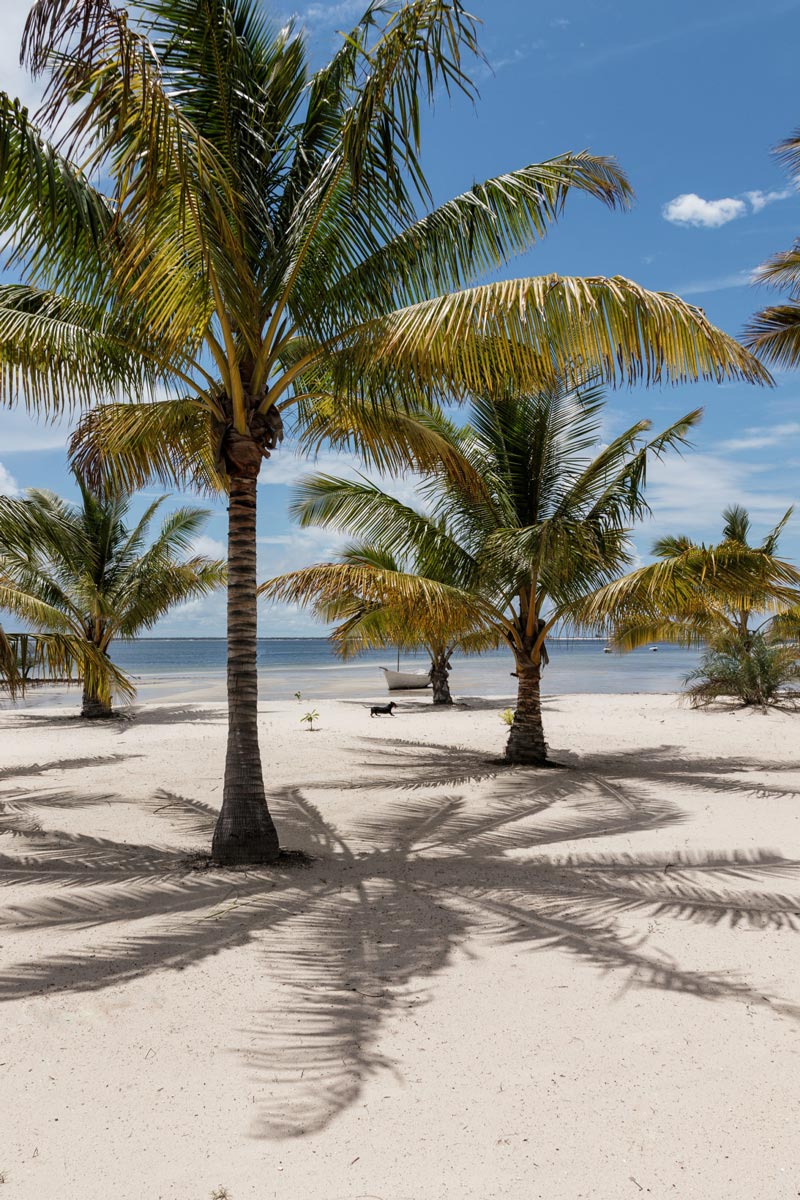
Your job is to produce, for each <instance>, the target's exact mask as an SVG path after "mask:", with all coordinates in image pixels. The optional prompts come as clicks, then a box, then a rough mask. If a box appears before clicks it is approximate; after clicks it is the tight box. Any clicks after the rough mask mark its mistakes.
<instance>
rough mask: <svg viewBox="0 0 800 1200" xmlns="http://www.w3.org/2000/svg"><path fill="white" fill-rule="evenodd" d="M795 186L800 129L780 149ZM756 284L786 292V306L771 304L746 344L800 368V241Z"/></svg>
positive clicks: (799, 173)
mask: <svg viewBox="0 0 800 1200" xmlns="http://www.w3.org/2000/svg"><path fill="white" fill-rule="evenodd" d="M776 153H777V154H778V156H779V157H780V158H781V159H782V161H783V162H784V163H785V164H786V166H787V167H788V169H789V174H790V175H791V177H792V181H793V182H794V183H795V185H797V184H798V182H800V129H796V130H795V131H794V133H793V134H792V135H791V136H790V137H788V138H786V140H785V141H783V142H781V143H780V145H779V146H777V147H776ZM756 281H757V282H760V283H768V284H771V285H772V286H773V287H778V288H786V289H788V292H789V297H788V299H787V300H785V301H784V303H783V304H771V305H769V306H768V307H767V308H763V309H762V310H761V312H759V313H756V315H755V316H754V317H753V318H752V319H751V321H750V323H749V325H748V326H747V329H746V331H745V339H744V340H745V344H746V345H748V346H749V347H750V348H751V349H752V350H754V351H755V352H756V353H757V354H759V355H760V356H761V358H763V359H764V361H765V362H768V363H772V364H774V365H775V366H777V367H797V366H800V239H798V240H796V241H795V243H794V245H793V246H792V248H791V249H790V250H782V251H780V252H779V253H778V254H775V255H773V257H772V258H770V259H768V260H767V261H766V262H765V263H764V264H763V266H762V267H760V268H759V270H758V271H757V272H756Z"/></svg>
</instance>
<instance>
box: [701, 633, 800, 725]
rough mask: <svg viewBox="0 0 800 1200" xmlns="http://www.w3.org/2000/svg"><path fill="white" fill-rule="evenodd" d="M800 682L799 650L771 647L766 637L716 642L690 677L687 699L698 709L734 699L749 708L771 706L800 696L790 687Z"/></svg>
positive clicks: (752, 635)
mask: <svg viewBox="0 0 800 1200" xmlns="http://www.w3.org/2000/svg"><path fill="white" fill-rule="evenodd" d="M797 680H800V659H799V658H798V647H797V646H784V645H780V644H775V643H771V642H770V641H769V640H768V638H767V637H765V636H764V634H763V633H754V634H750V635H749V636H748V637H747V638H741V637H727V638H721V639H719V640H718V641H717V642H715V643H714V644H713V645H712V646H711V647H710V648H709V650H708V651H707V653H706V654H704V656H703V658H702V660H701V662H700V666H699V667H697V668H696V670H694V671H692V672H691V673H690V674H689V675H687V676H686V679H685V683H686V684H687V696H688V697H689V700H690V701H691V703H692V704H693V705H694V706H695V707H700V706H701V705H704V704H711V703H713V701H714V700H718V699H720V698H721V697H724V696H732V697H734V698H736V699H738V700H740V701H741V703H742V704H745V705H758V706H760V707H761V708H763V709H764V711H766V709H767V706H768V705H770V704H776V703H778V702H779V701H780V700H784V699H788V698H791V697H792V696H794V695H798V696H800V693H797V692H795V691H793V690H792V689H791V688H790V687H789V686H788V685H790V684H792V683H795V682H796V681H797Z"/></svg>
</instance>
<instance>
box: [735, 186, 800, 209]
mask: <svg viewBox="0 0 800 1200" xmlns="http://www.w3.org/2000/svg"><path fill="white" fill-rule="evenodd" d="M791 194H792V191H791V188H784V190H783V191H782V192H760V191H756V192H745V196H746V197H747V199H748V200H749V201H750V203H751V205H752V206H753V212H754V213H757V212H761V210H762V208H766V207H767V205H768V204H774V203H775V201H776V200H788V199H789V197H790V196H791Z"/></svg>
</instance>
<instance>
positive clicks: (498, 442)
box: [263, 382, 700, 765]
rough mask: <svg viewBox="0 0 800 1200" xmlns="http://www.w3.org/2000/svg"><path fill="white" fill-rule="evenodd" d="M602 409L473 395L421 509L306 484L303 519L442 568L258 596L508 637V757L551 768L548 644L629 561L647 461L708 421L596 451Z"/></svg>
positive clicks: (584, 398)
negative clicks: (511, 680) (422, 615)
mask: <svg viewBox="0 0 800 1200" xmlns="http://www.w3.org/2000/svg"><path fill="white" fill-rule="evenodd" d="M602 412H603V398H602V394H601V389H600V388H599V387H598V386H589V387H586V388H584V389H583V390H582V391H581V392H580V394H576V393H575V392H574V391H573V390H572V389H571V388H570V387H569V386H568V385H567V384H566V383H564V382H562V383H561V384H560V385H559V386H553V387H552V388H550V389H548V390H542V391H539V392H538V393H536V394H535V395H527V396H520V395H517V394H510V395H508V394H507V395H503V396H501V397H498V398H495V399H492V398H490V397H487V396H480V397H478V398H476V399H475V400H474V401H473V403H472V412H471V421H470V424H469V425H468V426H466V427H465V428H463V429H455V428H454V427H452V426H451V425H450V424H449V423H448V422H445V421H442V422H440V426H439V430H440V437H441V438H442V440H443V441H447V442H449V445H450V450H451V458H450V459H449V460H447V461H443V462H442V464H441V466H440V467H439V469H438V470H435V471H433V472H431V473H430V474H429V476H428V479H427V482H426V483H424V484H423V485H422V487H421V488H420V492H421V494H422V495H423V497H424V498H425V500H426V501H427V511H420V510H416V509H413V508H411V507H409V506H407V505H404V504H402V503H400V502H399V501H398V500H396V499H395V498H393V497H391V496H389V495H387V494H386V493H385V492H383V491H382V490H381V489H380V488H378V487H376V486H375V485H374V484H370V483H368V482H364V481H352V480H346V479H333V478H330V477H328V476H316V477H312V478H310V479H309V480H307V481H306V482H305V483H303V485H302V486H301V488H300V491H299V494H298V500H297V504H296V506H295V511H296V513H297V515H298V516H299V518H300V522H301V524H304V525H323V526H328V525H332V526H334V527H338V528H344V529H348V528H351V527H356V526H357V527H358V528H359V529H360V530H361V531H362V534H363V536H365V537H366V538H370V539H372V540H374V541H376V542H377V543H378V544H379V545H391V546H394V547H396V548H397V551H398V552H403V551H410V550H414V552H415V553H417V554H420V548H422V549H423V554H424V558H425V561H426V562H427V563H429V564H431V563H435V564H436V570H435V571H432V570H430V569H429V570H427V571H426V573H425V574H424V575H415V574H412V573H409V572H404V573H399V572H391V571H386V570H385V569H383V568H382V567H379V566H373V565H368V564H367V565H360V564H359V565H352V564H349V563H329V564H319V565H317V566H314V567H309V568H306V569H305V570H301V571H295V572H292V573H291V574H288V575H284V576H281V577H280V578H278V579H274V580H270V581H269V582H268V583H267V584H265V585H264V588H263V591H264V593H265V594H267V595H269V596H270V597H271V598H272V599H276V600H290V601H294V602H295V603H300V604H304V603H308V602H311V603H313V604H314V605H315V606H316V607H317V611H318V612H319V613H320V614H321V615H323V616H324V615H326V612H327V611H328V608H329V606H330V605H331V603H335V601H336V598H337V597H338V596H339V595H341V593H342V592H345V593H348V592H349V593H355V594H358V595H359V596H362V597H363V598H364V599H366V600H368V601H369V600H371V601H372V602H374V603H375V604H381V603H384V602H386V601H387V600H388V602H390V603H391V605H392V606H393V607H394V608H395V610H396V615H395V620H396V621H397V622H398V623H399V622H400V621H402V617H403V614H404V613H408V615H409V621H410V623H411V624H412V627H413V622H414V620H415V619H416V617H415V614H417V613H418V612H420V611H425V612H426V613H427V619H428V620H429V621H430V623H431V625H435V624H436V623H439V625H440V627H441V630H442V635H443V636H449V637H451V638H461V637H468V636H475V635H476V634H487V635H488V634H491V635H493V636H494V637H495V638H496V639H497V641H498V642H505V643H506V644H507V645H508V646H509V647H510V648H511V650H512V653H513V655H514V660H515V664H516V674H517V678H518V693H517V706H516V711H515V713H514V720H513V723H512V725H511V729H510V732H509V738H508V744H507V746H506V758H507V759H508V760H509V761H510V762H514V763H531V764H534V765H544V764H545V763H546V762H547V746H546V743H545V737H544V728H543V724H542V711H541V675H542V669H543V667H544V666H545V664H546V662H547V648H546V642H547V638H548V636H549V635H550V634H551V633H552V632H553V630H554V628H556V627H558V626H559V625H563V624H564V623H565V622H569V621H572V620H574V619H575V618H574V615H573V614H574V613H575V611H576V610H577V609H578V608H579V607H580V605H581V604H582V603H584V602H585V600H586V597H587V596H589V595H591V594H592V593H593V592H595V591H596V590H597V589H598V588H599V587H601V586H602V585H603V584H605V583H607V582H609V581H610V580H611V579H613V578H614V577H616V576H617V575H619V573H620V572H621V570H622V569H623V568H624V567H625V566H627V565H629V563H630V561H631V548H630V542H629V537H628V534H629V529H628V523H630V522H632V521H634V520H636V519H637V518H639V517H641V516H642V515H643V514H644V513H645V512H646V511H648V510H647V506H646V503H645V500H644V496H643V490H644V484H645V471H646V465H647V461H648V459H649V458H651V457H652V456H653V455H656V456H660V455H662V454H663V453H665V451H666V450H667V449H669V448H670V447H672V446H679V445H681V444H683V443H684V442H685V440H686V435H687V432H688V431H689V429H690V428H691V427H692V426H693V425H694V424H695V423H696V422H697V420H698V419H699V417H700V413H699V411H695V412H692V413H689V414H688V415H687V416H686V417H684V418H683V419H682V420H681V421H678V422H676V423H675V424H674V425H672V426H671V427H670V428H669V429H667V430H665V431H664V432H663V433H661V434H659V435H658V436H657V437H655V438H651V439H649V440H646V441H645V440H643V438H642V435H643V434H644V432H645V431H646V430H648V429H649V428H650V423H649V422H648V421H639V422H637V423H636V424H635V425H633V426H632V427H631V428H630V429H627V430H626V431H625V432H624V433H622V434H620V436H619V437H617V438H615V439H614V440H613V441H612V442H611V443H610V444H609V445H608V446H607V447H606V448H605V449H604V450H600V452H599V453H595V454H594V456H592V454H591V453H589V451H591V450H595V451H596V448H597V445H598V442H599V438H600V430H601V421H602ZM442 580H446V582H442Z"/></svg>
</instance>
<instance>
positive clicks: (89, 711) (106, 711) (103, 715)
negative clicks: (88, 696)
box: [81, 703, 117, 721]
mask: <svg viewBox="0 0 800 1200" xmlns="http://www.w3.org/2000/svg"><path fill="white" fill-rule="evenodd" d="M81 716H82V717H83V719H84V720H85V721H111V720H114V719H115V718H116V716H117V713H115V712H114V710H113V708H111V706H110V705H106V704H100V703H91V704H84V705H83V707H82V708H81Z"/></svg>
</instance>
